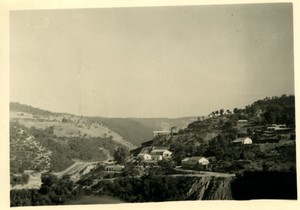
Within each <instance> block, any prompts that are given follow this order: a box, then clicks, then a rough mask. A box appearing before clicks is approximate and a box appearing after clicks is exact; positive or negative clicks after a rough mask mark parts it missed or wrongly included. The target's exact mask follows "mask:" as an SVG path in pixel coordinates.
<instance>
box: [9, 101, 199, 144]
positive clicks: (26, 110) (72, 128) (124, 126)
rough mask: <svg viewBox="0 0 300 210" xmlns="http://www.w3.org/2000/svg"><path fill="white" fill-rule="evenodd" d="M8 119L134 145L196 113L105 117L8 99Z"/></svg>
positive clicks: (182, 125) (65, 133)
mask: <svg viewBox="0 0 300 210" xmlns="http://www.w3.org/2000/svg"><path fill="white" fill-rule="evenodd" d="M10 113H11V120H15V121H18V122H20V123H21V124H23V125H25V126H26V127H28V128H30V127H32V126H34V127H36V128H41V129H45V128H48V127H52V126H53V127H54V133H55V135H57V136H61V137H62V136H69V137H70V136H84V137H102V138H105V137H110V136H112V139H113V140H114V141H116V142H117V143H120V144H123V145H124V146H126V147H129V148H133V147H136V146H140V145H141V143H143V142H145V141H148V140H150V139H152V138H153V133H152V132H153V131H154V130H170V128H171V127H173V126H176V128H177V129H183V128H185V127H186V126H187V125H188V124H189V123H190V122H192V121H194V120H195V119H196V118H195V117H186V118H105V117H84V116H76V115H71V114H66V113H54V112H50V111H46V110H42V109H39V108H35V107H32V106H28V105H24V104H20V103H14V102H12V103H10Z"/></svg>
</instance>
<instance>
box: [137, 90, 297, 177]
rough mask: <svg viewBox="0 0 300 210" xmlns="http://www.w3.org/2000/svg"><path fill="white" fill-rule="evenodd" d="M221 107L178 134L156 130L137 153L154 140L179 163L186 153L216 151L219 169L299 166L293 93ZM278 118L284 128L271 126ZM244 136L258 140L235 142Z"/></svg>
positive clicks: (215, 165)
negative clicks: (230, 108) (223, 109)
mask: <svg viewBox="0 0 300 210" xmlns="http://www.w3.org/2000/svg"><path fill="white" fill-rule="evenodd" d="M216 113H217V112H216V111H214V112H213V114H210V116H209V117H207V118H205V119H203V118H202V119H198V120H197V121H194V122H192V123H190V124H189V125H188V126H187V128H186V129H182V130H181V131H180V132H179V133H178V134H174V135H173V136H172V135H170V134H168V135H164V134H162V135H159V136H156V137H155V138H153V139H152V140H151V141H148V142H145V143H143V144H142V146H141V147H140V148H137V149H135V150H132V154H134V155H137V154H138V153H139V152H140V151H141V150H142V149H143V148H145V147H153V146H155V147H164V148H169V150H170V151H171V152H172V158H173V160H174V161H175V163H176V164H177V165H180V162H181V160H182V159H183V157H191V156H205V157H213V158H212V160H211V163H212V164H211V169H212V170H215V171H220V172H243V171H245V170H262V169H264V170H266V169H268V170H279V171H282V170H283V171H288V170H290V169H291V170H293V169H295V167H296V155H295V154H296V148H295V136H296V134H295V99H294V96H286V95H283V96H281V97H272V98H269V97H267V98H265V99H263V100H258V101H255V102H254V103H253V104H251V105H248V106H246V107H245V108H244V109H238V108H235V109H234V110H233V112H226V113H222V114H220V112H219V113H218V114H216ZM242 122H244V123H242ZM245 122H246V123H245ZM274 124H280V126H281V127H283V128H279V127H278V129H279V130H278V131H275V130H270V128H269V127H271V128H272V126H274ZM275 126H276V125H275ZM273 129H275V128H273ZM280 131H282V132H280ZM243 137H249V138H251V139H252V141H253V144H251V145H247V146H243V145H237V144H234V143H233V141H234V140H235V139H237V138H243ZM288 154H290V155H288ZM275 162H276V164H275Z"/></svg>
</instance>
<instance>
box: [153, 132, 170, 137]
mask: <svg viewBox="0 0 300 210" xmlns="http://www.w3.org/2000/svg"><path fill="white" fill-rule="evenodd" d="M170 134H171V131H153V136H154V137H156V136H166V135H170Z"/></svg>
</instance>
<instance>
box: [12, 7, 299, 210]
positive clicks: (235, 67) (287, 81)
mask: <svg viewBox="0 0 300 210" xmlns="http://www.w3.org/2000/svg"><path fill="white" fill-rule="evenodd" d="M293 24H294V21H293V3H263V4H262V3H260V4H255V3H253V4H224V5H222V4H214V5H182V6H151V7H114V8H73V9H71V8H70V9H32V10H11V11H10V12H9V51H10V52H9V56H10V59H9V65H10V67H9V74H10V78H9V82H10V84H9V91H10V93H9V172H10V180H9V181H10V189H9V191H10V207H20V206H52V205H87V204H107V205H110V204H120V205H123V204H124V203H148V202H169V201H177V202H183V201H199V200H211V201H220V200H237V201H241V200H242V201H249V200H297V173H296V168H297V167H296V119H295V117H296V116H295V82H294V81H295V76H294V29H293Z"/></svg>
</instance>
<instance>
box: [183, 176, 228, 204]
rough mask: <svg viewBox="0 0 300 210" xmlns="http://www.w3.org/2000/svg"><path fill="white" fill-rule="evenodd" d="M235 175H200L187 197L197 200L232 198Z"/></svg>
mask: <svg viewBox="0 0 300 210" xmlns="http://www.w3.org/2000/svg"><path fill="white" fill-rule="evenodd" d="M233 180H234V178H233V177H200V178H198V179H196V180H195V182H194V183H193V185H192V186H191V188H190V190H189V192H188V194H187V197H188V198H190V199H193V200H194V199H195V200H232V199H233V198H232V193H231V183H232V181H233Z"/></svg>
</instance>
